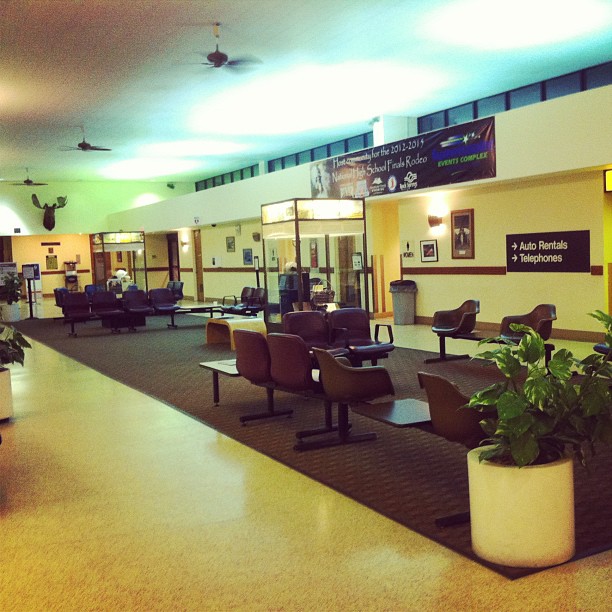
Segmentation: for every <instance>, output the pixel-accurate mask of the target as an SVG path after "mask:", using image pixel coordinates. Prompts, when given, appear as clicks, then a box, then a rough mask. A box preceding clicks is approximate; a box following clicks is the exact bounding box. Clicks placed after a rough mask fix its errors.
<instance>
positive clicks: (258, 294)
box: [222, 287, 266, 317]
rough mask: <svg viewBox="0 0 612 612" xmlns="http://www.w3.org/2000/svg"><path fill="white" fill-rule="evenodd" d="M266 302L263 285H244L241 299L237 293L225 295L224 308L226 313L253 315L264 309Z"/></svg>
mask: <svg viewBox="0 0 612 612" xmlns="http://www.w3.org/2000/svg"><path fill="white" fill-rule="evenodd" d="M265 303H266V290H265V289H264V288H263V287H244V288H243V289H242V292H241V293H240V299H238V298H237V297H236V296H235V295H226V296H224V298H223V302H222V310H223V313H224V314H232V315H238V316H243V317H253V316H255V315H257V313H258V312H261V311H262V310H263V308H264V306H265Z"/></svg>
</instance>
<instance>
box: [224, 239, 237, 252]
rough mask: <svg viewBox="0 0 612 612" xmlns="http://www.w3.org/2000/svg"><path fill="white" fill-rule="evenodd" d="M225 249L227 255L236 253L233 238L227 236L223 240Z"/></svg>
mask: <svg viewBox="0 0 612 612" xmlns="http://www.w3.org/2000/svg"><path fill="white" fill-rule="evenodd" d="M225 248H226V250H227V252H228V253H234V252H235V251H236V238H235V237H234V236H228V237H227V238H226V239H225Z"/></svg>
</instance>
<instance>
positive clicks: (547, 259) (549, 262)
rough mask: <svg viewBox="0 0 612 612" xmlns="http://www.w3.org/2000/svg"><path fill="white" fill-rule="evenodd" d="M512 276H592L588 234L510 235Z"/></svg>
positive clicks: (508, 255)
mask: <svg viewBox="0 0 612 612" xmlns="http://www.w3.org/2000/svg"><path fill="white" fill-rule="evenodd" d="M506 268H507V270H508V272H590V271H591V236H590V233H589V231H588V230H580V231H576V232H547V233H542V234H508V235H506Z"/></svg>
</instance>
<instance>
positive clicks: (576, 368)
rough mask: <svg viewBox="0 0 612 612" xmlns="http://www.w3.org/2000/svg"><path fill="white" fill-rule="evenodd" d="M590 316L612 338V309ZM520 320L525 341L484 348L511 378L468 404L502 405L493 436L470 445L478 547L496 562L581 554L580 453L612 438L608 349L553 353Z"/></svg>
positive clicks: (488, 427)
mask: <svg viewBox="0 0 612 612" xmlns="http://www.w3.org/2000/svg"><path fill="white" fill-rule="evenodd" d="M590 316H592V317H594V318H595V319H597V320H599V321H600V322H601V323H602V324H603V325H604V327H605V329H606V336H605V341H606V344H607V345H608V346H612V317H611V316H610V315H607V314H605V313H603V312H601V311H595V312H593V313H590ZM511 328H512V329H513V330H514V331H516V332H520V333H522V334H523V336H522V339H521V341H520V343H519V344H518V345H515V344H508V343H504V342H503V340H502V339H501V338H495V339H489V340H485V341H483V342H490V341H491V340H494V341H495V342H498V343H500V344H499V348H496V349H494V350H487V351H484V352H483V353H480V354H479V355H478V357H481V358H483V359H487V360H491V361H492V362H493V363H494V364H495V365H496V366H497V368H498V369H499V371H500V372H501V373H502V374H503V375H504V380H503V381H501V382H499V383H496V384H493V385H490V386H489V387H487V388H485V389H482V390H480V391H478V392H476V393H475V394H474V395H472V397H471V399H470V401H469V404H468V406H469V407H471V408H474V409H477V410H480V411H484V410H487V409H488V410H490V409H491V408H495V409H496V416H495V417H493V418H487V419H484V420H483V421H481V425H482V427H483V429H484V431H485V433H486V434H487V436H488V437H487V439H486V440H484V441H483V444H484V445H485V446H481V447H479V448H476V449H474V450H472V451H470V452H469V453H468V478H469V487H470V521H471V529H472V547H473V549H474V552H475V553H476V554H477V555H478V556H480V557H482V558H484V559H486V560H488V561H492V562H494V563H499V564H502V565H508V566H515V567H546V566H549V565H556V564H558V563H563V562H565V561H567V560H569V559H570V558H571V557H573V556H574V552H575V540H574V489H573V463H574V458H576V459H578V460H579V461H580V462H581V463H582V464H583V465H586V462H587V461H588V459H589V457H590V456H591V455H593V454H594V452H595V445H596V444H597V443H608V444H610V443H612V391H611V387H610V385H611V384H612V365H611V363H610V361H609V359H610V355H609V354H605V355H603V354H599V353H593V354H591V355H589V356H588V357H586V358H585V359H582V360H579V359H576V358H575V357H574V356H573V355H572V353H571V352H570V351H568V350H565V349H562V350H559V351H557V352H556V353H555V354H554V355H553V357H552V358H551V359H550V361H549V362H548V363H546V362H545V349H544V340H543V339H542V338H541V336H539V334H537V333H536V332H534V331H533V329H531V328H530V327H527V326H524V325H518V324H512V325H511ZM481 344H482V343H481Z"/></svg>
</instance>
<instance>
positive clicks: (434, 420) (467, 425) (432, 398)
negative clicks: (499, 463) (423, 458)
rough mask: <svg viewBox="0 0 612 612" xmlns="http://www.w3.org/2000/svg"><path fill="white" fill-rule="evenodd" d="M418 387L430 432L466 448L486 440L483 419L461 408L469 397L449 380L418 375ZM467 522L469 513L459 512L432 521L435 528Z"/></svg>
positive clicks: (468, 409)
mask: <svg viewBox="0 0 612 612" xmlns="http://www.w3.org/2000/svg"><path fill="white" fill-rule="evenodd" d="M417 376H418V378H419V385H420V386H421V388H422V389H425V393H426V394H427V401H428V402H429V414H430V417H431V426H432V429H433V432H434V433H435V434H436V435H438V436H441V437H443V438H446V439H447V440H450V441H451V442H459V443H460V444H463V445H464V446H465V447H467V448H470V449H471V448H475V447H476V446H478V444H479V443H480V441H481V440H483V439H484V438H485V437H486V434H485V433H484V431H483V429H482V427H481V426H480V421H481V420H482V419H483V418H486V416H487V415H486V413H485V414H483V413H481V412H478V411H477V410H474V409H471V408H463V406H465V405H466V404H467V403H468V402H469V401H470V398H469V397H466V396H465V395H463V393H461V391H460V390H459V388H458V387H457V385H455V384H454V383H453V382H451V381H450V380H447V379H446V378H443V377H442V376H438V375H436V374H429V373H426V372H419V373H418V374H417ZM469 520H470V513H469V512H459V513H457V514H452V515H449V516H443V517H438V518H436V519H435V522H436V525H437V526H438V527H449V526H451V525H457V524H459V523H466V522H469Z"/></svg>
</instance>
